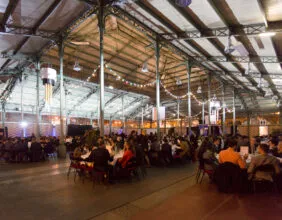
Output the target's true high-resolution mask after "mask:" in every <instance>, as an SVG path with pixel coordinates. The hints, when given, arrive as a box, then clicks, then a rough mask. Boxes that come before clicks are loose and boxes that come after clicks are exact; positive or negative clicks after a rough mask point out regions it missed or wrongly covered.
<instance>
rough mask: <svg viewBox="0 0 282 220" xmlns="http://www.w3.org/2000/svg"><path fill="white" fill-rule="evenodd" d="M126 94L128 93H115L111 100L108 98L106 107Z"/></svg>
mask: <svg viewBox="0 0 282 220" xmlns="http://www.w3.org/2000/svg"><path fill="white" fill-rule="evenodd" d="M126 94H127V93H121V94H117V95H114V96H113V97H112V98H110V100H108V101H107V102H106V104H105V108H106V107H108V106H109V105H110V104H111V103H113V102H114V101H116V100H118V99H119V98H121V97H123V96H124V95H126Z"/></svg>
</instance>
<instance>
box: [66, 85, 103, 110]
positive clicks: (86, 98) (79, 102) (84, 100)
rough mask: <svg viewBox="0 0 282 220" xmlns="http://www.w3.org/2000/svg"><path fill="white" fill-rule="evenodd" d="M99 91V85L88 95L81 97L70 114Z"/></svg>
mask: <svg viewBox="0 0 282 220" xmlns="http://www.w3.org/2000/svg"><path fill="white" fill-rule="evenodd" d="M97 91H98V87H97V88H95V89H92V90H91V91H90V92H89V93H88V94H87V95H86V96H84V97H83V98H82V99H80V100H79V101H78V102H77V103H76V104H75V105H74V106H73V107H72V108H71V109H70V110H69V111H68V113H67V114H68V115H70V114H71V113H72V112H73V111H74V110H75V109H76V108H77V107H78V106H80V105H82V104H83V103H84V102H86V101H87V100H88V99H89V98H90V97H91V96H92V95H93V94H95V93H96V92H97Z"/></svg>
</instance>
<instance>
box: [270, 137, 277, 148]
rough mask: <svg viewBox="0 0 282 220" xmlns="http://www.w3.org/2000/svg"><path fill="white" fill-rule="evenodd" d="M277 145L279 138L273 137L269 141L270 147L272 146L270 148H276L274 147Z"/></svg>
mask: <svg viewBox="0 0 282 220" xmlns="http://www.w3.org/2000/svg"><path fill="white" fill-rule="evenodd" d="M277 146H278V139H275V138H273V139H271V140H270V141H269V147H270V149H272V148H274V147H277Z"/></svg>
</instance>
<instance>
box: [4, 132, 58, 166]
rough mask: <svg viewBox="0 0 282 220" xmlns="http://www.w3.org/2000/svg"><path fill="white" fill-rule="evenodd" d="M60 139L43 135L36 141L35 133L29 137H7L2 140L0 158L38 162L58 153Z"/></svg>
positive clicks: (10, 160) (12, 160)
mask: <svg viewBox="0 0 282 220" xmlns="http://www.w3.org/2000/svg"><path fill="white" fill-rule="evenodd" d="M58 146H59V139H58V138H56V137H41V138H40V141H36V138H35V136H34V135H32V136H31V137H27V138H7V139H1V140H0V159H3V160H5V161H6V162H38V161H42V160H46V159H47V157H48V156H49V155H51V154H55V153H56V149H57V147H58Z"/></svg>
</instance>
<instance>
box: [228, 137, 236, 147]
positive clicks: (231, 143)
mask: <svg viewBox="0 0 282 220" xmlns="http://www.w3.org/2000/svg"><path fill="white" fill-rule="evenodd" d="M237 143H238V142H237V140H236V138H230V139H229V140H228V141H227V146H228V147H231V148H234V149H235V148H236V147H237Z"/></svg>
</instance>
